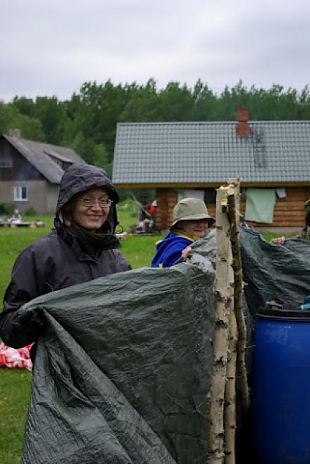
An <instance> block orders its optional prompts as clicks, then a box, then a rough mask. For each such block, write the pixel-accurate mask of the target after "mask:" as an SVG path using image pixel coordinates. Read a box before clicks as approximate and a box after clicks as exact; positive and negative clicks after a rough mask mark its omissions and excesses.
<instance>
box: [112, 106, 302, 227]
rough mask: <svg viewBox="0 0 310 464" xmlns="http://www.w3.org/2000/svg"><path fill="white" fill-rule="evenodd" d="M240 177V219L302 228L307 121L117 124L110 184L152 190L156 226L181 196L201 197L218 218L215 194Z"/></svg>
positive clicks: (241, 117) (243, 116) (243, 117)
mask: <svg viewBox="0 0 310 464" xmlns="http://www.w3.org/2000/svg"><path fill="white" fill-rule="evenodd" d="M235 176H239V177H240V178H241V186H242V204H241V214H245V219H246V220H247V221H248V222H253V223H254V224H255V225H258V226H259V225H261V226H262V225H266V224H268V225H269V226H272V227H286V226H289V227H302V226H303V224H304V217H305V213H304V202H305V201H306V200H307V199H308V198H309V197H310V121H272V122H271V121H249V120H248V112H247V110H245V109H240V111H239V114H238V119H237V121H236V122H184V123H183V122H178V123H173V122H171V123H120V124H118V126H117V134H116V142H115V151H114V163H113V182H114V183H115V184H116V186H117V187H118V188H126V189H139V188H140V189H156V191H157V200H158V208H157V210H158V213H157V225H158V227H159V228H167V227H168V226H169V224H170V223H171V220H172V209H173V206H174V205H175V203H176V202H177V201H178V199H180V197H182V196H198V197H200V198H204V200H205V201H206V203H207V206H208V208H209V210H210V213H211V214H215V198H216V191H215V189H216V188H217V187H219V186H220V185H221V184H223V183H225V182H226V181H227V180H229V179H230V178H232V177H235Z"/></svg>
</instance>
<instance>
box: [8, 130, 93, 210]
mask: <svg viewBox="0 0 310 464" xmlns="http://www.w3.org/2000/svg"><path fill="white" fill-rule="evenodd" d="M75 162H77V163H84V162H85V161H83V160H82V158H80V156H78V155H77V153H75V152H74V151H73V150H71V149H70V148H65V147H59V146H55V145H50V144H47V143H41V142H33V141H30V140H25V139H22V138H20V135H19V132H18V131H17V132H14V135H10V136H9V135H1V136H0V205H1V204H5V203H11V204H14V207H15V208H17V209H18V210H19V211H20V213H25V212H26V211H29V210H33V211H35V212H36V213H37V214H53V213H54V212H55V207H56V202H57V198H58V189H59V183H60V180H61V177H62V175H63V173H64V172H65V170H66V169H67V168H68V167H69V166H70V165H71V164H73V163H75Z"/></svg>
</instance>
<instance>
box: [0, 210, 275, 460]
mask: <svg viewBox="0 0 310 464" xmlns="http://www.w3.org/2000/svg"><path fill="white" fill-rule="evenodd" d="M136 217H137V215H136V208H135V207H134V205H133V204H131V203H124V204H122V205H120V208H119V219H120V222H121V224H122V226H123V227H124V230H127V231H128V230H129V228H130V226H131V225H133V224H135V223H136ZM40 219H42V220H43V221H44V223H45V226H44V227H42V228H38V229H28V228H15V229H9V228H0V256H1V267H0V297H1V301H2V298H3V294H4V292H5V289H6V287H7V285H8V283H9V279H10V273H11V269H12V266H13V263H14V261H15V258H16V256H17V255H18V253H19V252H20V251H21V250H23V249H24V248H25V247H26V246H28V245H29V244H30V243H32V242H33V241H35V240H36V239H37V238H39V237H40V236H42V235H45V234H47V233H48V232H49V231H50V230H51V228H52V224H53V221H52V218H51V217H45V218H40ZM27 220H28V219H27ZM272 236H273V235H270V234H269V235H268V236H267V237H266V239H267V240H270V239H271V237H272ZM159 238H160V236H159V235H157V236H155V235H150V236H142V235H141V236H128V238H127V239H126V240H125V241H123V242H122V247H121V250H120V251H121V252H122V253H123V254H124V256H125V257H126V258H127V260H128V261H129V262H130V263H131V265H132V267H133V268H139V267H143V266H149V265H150V261H151V259H152V256H153V254H154V250H155V243H156V241H158V240H159ZM30 384H31V373H30V372H27V371H25V370H19V369H6V368H3V369H1V370H0V412H1V413H0V464H17V463H19V462H20V455H21V449H22V437H23V431H24V423H25V418H26V413H27V407H28V402H29V394H30Z"/></svg>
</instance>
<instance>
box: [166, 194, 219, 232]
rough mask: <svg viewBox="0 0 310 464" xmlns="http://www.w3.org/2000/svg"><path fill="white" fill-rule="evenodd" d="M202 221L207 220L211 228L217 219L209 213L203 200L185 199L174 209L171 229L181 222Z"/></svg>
mask: <svg viewBox="0 0 310 464" xmlns="http://www.w3.org/2000/svg"><path fill="white" fill-rule="evenodd" d="M200 219H207V220H208V223H209V225H210V226H211V225H212V224H214V222H215V219H214V218H213V217H212V216H210V214H209V213H208V209H207V207H206V204H205V202H204V201H203V200H199V199H198V198H183V200H180V201H179V202H178V203H177V204H176V205H175V207H174V208H173V222H172V224H171V226H170V229H172V228H174V227H175V225H176V224H177V223H178V222H179V221H198V220H200Z"/></svg>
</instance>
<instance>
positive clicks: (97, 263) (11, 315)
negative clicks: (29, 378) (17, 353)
mask: <svg viewBox="0 0 310 464" xmlns="http://www.w3.org/2000/svg"><path fill="white" fill-rule="evenodd" d="M98 187H104V188H105V189H106V190H107V192H108V194H109V198H110V199H111V200H112V201H113V204H112V205H111V207H110V212H109V216H108V218H107V221H108V223H109V229H110V231H111V232H112V233H114V232H115V227H116V225H117V215H116V208H115V204H116V203H117V202H118V201H119V197H118V194H117V192H116V190H115V188H114V186H113V184H112V183H111V181H110V179H109V178H108V176H107V175H106V173H105V171H104V170H103V169H100V168H97V167H94V166H90V165H87V164H78V165H72V166H71V167H70V168H69V169H68V170H67V171H66V172H65V174H64V175H63V178H62V180H61V184H60V190H59V197H58V203H57V208H56V216H55V230H54V231H52V232H51V233H50V234H48V235H46V236H45V237H42V238H41V239H39V240H38V241H36V242H35V243H33V244H32V245H30V246H29V247H28V248H26V249H25V250H24V251H23V252H22V253H21V254H20V255H19V256H18V258H17V260H16V262H15V265H14V267H13V272H12V279H11V282H10V284H9V286H8V288H7V290H6V293H5V296H4V308H3V312H2V313H1V315H0V337H1V338H2V340H3V341H4V343H5V344H7V345H8V346H11V347H13V348H20V347H23V346H25V345H28V344H30V343H32V342H34V341H36V339H37V338H38V336H39V334H40V332H41V330H42V327H43V325H44V324H43V323H42V321H41V320H35V319H31V320H25V319H24V315H23V314H21V315H20V314H19V311H18V309H19V308H20V307H21V306H22V305H23V304H24V303H26V302H28V301H30V300H32V299H33V298H35V297H37V296H39V295H43V294H45V293H48V292H51V291H54V290H59V289H62V288H65V287H69V286H70V285H75V284H79V283H82V282H86V281H89V280H92V279H95V278H97V277H103V276H105V275H108V274H113V273H116V272H122V271H127V270H129V269H130V266H129V265H128V263H127V261H126V260H125V258H124V257H123V256H122V255H121V254H120V253H119V251H117V250H116V248H117V245H118V242H117V240H116V239H115V238H114V239H113V240H110V241H109V240H107V243H106V244H105V245H104V246H103V247H102V248H100V249H98V250H96V253H93V254H90V253H89V250H88V248H87V247H85V246H83V244H82V243H81V242H80V240H78V239H77V238H76V237H75V236H74V235H72V234H70V233H69V232H68V231H67V228H66V227H65V226H64V224H63V221H62V212H61V210H62V208H63V206H64V205H65V204H67V203H68V201H69V200H70V199H71V198H72V197H74V196H75V195H77V194H79V193H82V192H84V191H86V190H89V189H91V188H98ZM106 225H107V224H105V227H106Z"/></svg>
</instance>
